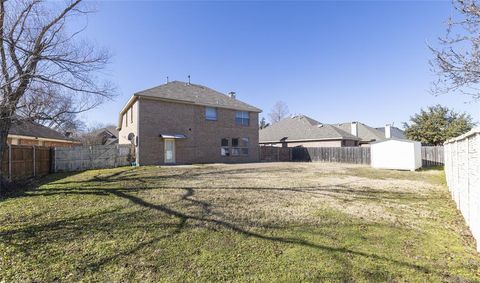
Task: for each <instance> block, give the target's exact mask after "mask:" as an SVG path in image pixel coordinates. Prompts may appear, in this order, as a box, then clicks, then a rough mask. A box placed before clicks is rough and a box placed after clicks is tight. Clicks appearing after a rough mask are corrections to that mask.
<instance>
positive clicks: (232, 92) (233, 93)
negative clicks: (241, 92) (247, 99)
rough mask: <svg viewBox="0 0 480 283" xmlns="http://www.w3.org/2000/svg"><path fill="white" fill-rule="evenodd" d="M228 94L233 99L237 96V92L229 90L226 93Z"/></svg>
mask: <svg viewBox="0 0 480 283" xmlns="http://www.w3.org/2000/svg"><path fill="white" fill-rule="evenodd" d="M228 96H230V98H233V99H235V98H236V97H237V94H236V93H235V92H234V91H231V92H229V93H228Z"/></svg>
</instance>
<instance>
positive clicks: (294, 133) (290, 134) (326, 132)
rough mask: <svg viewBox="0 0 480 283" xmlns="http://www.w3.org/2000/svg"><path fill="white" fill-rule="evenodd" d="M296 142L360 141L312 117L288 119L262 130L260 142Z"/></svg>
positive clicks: (300, 116) (301, 116)
mask: <svg viewBox="0 0 480 283" xmlns="http://www.w3.org/2000/svg"><path fill="white" fill-rule="evenodd" d="M285 138H286V141H287V142H288V141H294V140H358V138H357V137H355V136H353V135H351V134H350V133H348V132H345V131H343V130H341V129H338V128H336V127H334V126H332V125H328V124H322V123H320V122H318V121H316V120H314V119H312V118H310V117H307V116H304V115H299V116H294V117H288V118H285V119H282V120H281V121H279V122H277V123H275V124H273V125H271V126H268V127H266V128H264V129H261V130H260V142H261V143H262V142H280V141H281V140H283V139H285Z"/></svg>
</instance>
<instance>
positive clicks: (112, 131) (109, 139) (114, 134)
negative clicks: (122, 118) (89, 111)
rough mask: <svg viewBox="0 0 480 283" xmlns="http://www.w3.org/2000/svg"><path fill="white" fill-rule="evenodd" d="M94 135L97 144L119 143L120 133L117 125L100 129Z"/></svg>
mask: <svg viewBox="0 0 480 283" xmlns="http://www.w3.org/2000/svg"><path fill="white" fill-rule="evenodd" d="M93 135H94V137H93V138H94V143H95V144H102V145H111V144H117V143H118V135H119V133H118V130H117V128H116V127H115V126H111V127H106V128H102V129H98V130H96V131H95V132H94V133H93Z"/></svg>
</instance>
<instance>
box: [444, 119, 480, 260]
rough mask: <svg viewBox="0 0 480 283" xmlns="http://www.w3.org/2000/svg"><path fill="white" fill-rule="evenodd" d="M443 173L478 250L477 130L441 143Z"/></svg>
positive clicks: (479, 156) (479, 177) (479, 169)
mask: <svg viewBox="0 0 480 283" xmlns="http://www.w3.org/2000/svg"><path fill="white" fill-rule="evenodd" d="M445 174H446V178H447V184H448V188H449V190H450V192H451V194H452V198H453V199H454V200H455V203H456V204H457V207H458V209H459V210H460V212H461V213H462V215H463V217H464V218H465V221H466V222H467V224H468V225H469V226H470V230H471V232H472V234H473V236H474V237H475V239H476V240H477V250H479V251H480V128H476V129H474V130H472V131H470V132H468V133H466V134H465V135H462V136H460V137H457V138H455V139H451V140H449V141H447V142H446V143H445Z"/></svg>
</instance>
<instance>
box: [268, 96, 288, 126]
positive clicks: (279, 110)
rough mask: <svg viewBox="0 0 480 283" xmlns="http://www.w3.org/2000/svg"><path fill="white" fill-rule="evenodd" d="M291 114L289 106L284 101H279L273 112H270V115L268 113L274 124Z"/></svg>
mask: <svg viewBox="0 0 480 283" xmlns="http://www.w3.org/2000/svg"><path fill="white" fill-rule="evenodd" d="M289 114H290V113H289V111H288V106H287V104H286V103H285V102H283V101H277V102H276V103H275V104H274V105H273V107H272V110H270V113H268V116H269V117H270V122H271V123H272V124H274V123H277V122H278V121H280V120H282V119H283V118H285V117H287V116H288V115H289Z"/></svg>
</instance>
